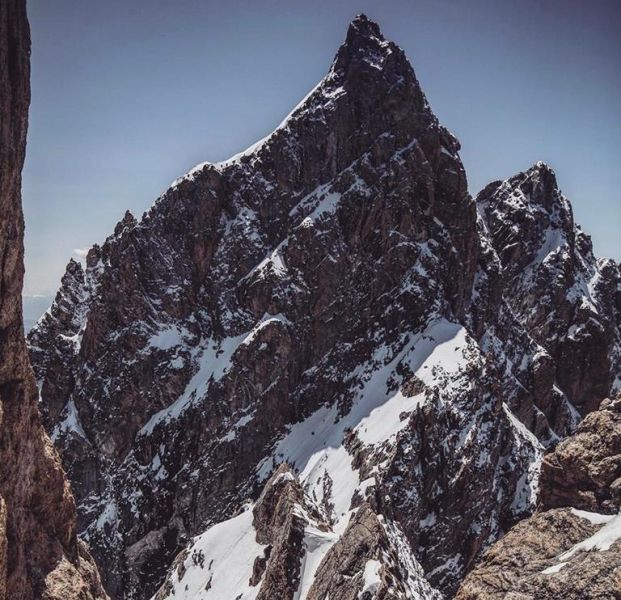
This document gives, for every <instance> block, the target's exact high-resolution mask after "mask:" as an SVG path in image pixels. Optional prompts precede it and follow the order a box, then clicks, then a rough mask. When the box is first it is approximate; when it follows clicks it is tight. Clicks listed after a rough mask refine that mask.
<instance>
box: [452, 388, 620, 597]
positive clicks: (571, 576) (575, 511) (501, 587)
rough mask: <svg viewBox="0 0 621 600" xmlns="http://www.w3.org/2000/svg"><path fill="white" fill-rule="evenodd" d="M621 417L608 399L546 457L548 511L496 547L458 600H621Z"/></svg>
mask: <svg viewBox="0 0 621 600" xmlns="http://www.w3.org/2000/svg"><path fill="white" fill-rule="evenodd" d="M620 417H621V399H617V400H613V401H611V400H604V402H603V403H602V406H601V407H600V409H599V410H598V411H596V412H593V413H591V414H590V415H588V416H587V417H586V418H585V419H584V420H583V422H582V423H581V424H580V427H579V428H578V431H577V432H576V434H575V435H574V436H571V437H570V438H567V439H566V440H563V441H562V442H561V443H560V444H559V445H558V447H557V448H556V449H555V450H554V451H553V452H551V453H550V454H548V455H546V457H545V458H544V461H543V465H542V472H541V491H540V510H541V512H537V513H536V514H535V515H533V516H532V517H531V518H529V519H526V520H525V521H523V522H521V523H519V524H518V525H516V526H515V527H514V528H513V529H512V530H511V531H510V532H509V533H508V534H507V535H506V536H505V537H503V538H502V539H501V540H500V541H499V542H497V543H496V544H495V545H494V546H492V548H491V549H490V550H489V551H488V552H487V553H486V554H485V556H484V557H483V560H482V561H481V563H480V564H479V565H477V567H476V568H475V569H474V570H473V571H472V572H471V573H470V574H469V575H468V576H467V577H466V579H465V581H464V583H463V584H462V586H461V588H460V589H459V592H458V594H457V596H456V598H457V599H458V600H475V599H477V600H484V599H485V600H487V599H490V600H491V599H495V598H498V599H500V598H513V597H515V598H518V597H519V598H524V599H532V600H535V599H537V600H539V599H542V600H545V599H547V598H550V599H553V598H601V599H602V600H603V599H604V598H619V597H621V512H620V511H621V502H620V501H619V495H618V490H617V488H618V483H615V482H618V479H619V472H620V469H621V452H620V446H619V440H620V437H621V419H620ZM550 507H563V508H550ZM546 509H547V510H546ZM584 509H587V510H584Z"/></svg>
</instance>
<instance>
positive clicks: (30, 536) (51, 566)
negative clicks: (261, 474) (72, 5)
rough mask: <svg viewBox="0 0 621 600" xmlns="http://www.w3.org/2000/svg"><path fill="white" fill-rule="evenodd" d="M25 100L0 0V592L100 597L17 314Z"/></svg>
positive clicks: (18, 6)
mask: <svg viewBox="0 0 621 600" xmlns="http://www.w3.org/2000/svg"><path fill="white" fill-rule="evenodd" d="M29 104H30V30H29V26H28V20H27V18H26V3H25V2H24V1H21V0H7V2H2V4H0V257H2V260H1V263H0V264H1V268H0V599H2V600H5V599H6V600H14V599H15V600H38V599H42V598H43V599H45V600H60V599H61V598H62V599H75V600H78V599H80V600H95V599H97V600H100V599H101V600H105V598H107V596H106V595H105V593H104V591H103V589H102V587H101V582H100V580H99V575H98V573H97V569H96V567H95V564H94V562H93V560H92V558H91V557H90V555H89V553H88V549H87V548H86V545H85V544H84V543H83V542H81V541H78V539H77V537H76V507H75V502H74V499H73V496H72V495H71V492H70V490H69V484H68V482H67V479H66V478H65V474H64V472H63V470H62V467H61V464H60V459H59V457H58V454H57V453H56V451H55V450H54V448H53V447H52V444H51V442H50V439H49V438H48V436H47V435H46V433H45V431H44V429H43V426H42V424H41V419H40V416H39V412H38V409H37V388H36V385H35V380H34V375H33V372H32V369H31V367H30V364H29V362H28V354H27V349H26V342H25V339H24V330H23V321H22V297H21V294H22V286H23V278H24V245H23V240H24V219H23V215H22V203H21V171H22V167H23V165H24V155H25V149H26V130H27V125H28V106H29Z"/></svg>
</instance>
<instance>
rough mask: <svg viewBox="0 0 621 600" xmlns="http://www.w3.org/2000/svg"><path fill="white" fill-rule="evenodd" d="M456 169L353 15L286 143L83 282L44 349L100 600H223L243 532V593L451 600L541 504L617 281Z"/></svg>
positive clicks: (151, 216)
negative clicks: (211, 548) (551, 451)
mask: <svg viewBox="0 0 621 600" xmlns="http://www.w3.org/2000/svg"><path fill="white" fill-rule="evenodd" d="M458 150H459V142H458V141H457V140H456V139H455V138H454V137H453V136H452V135H451V134H450V133H449V132H448V131H447V130H446V129H444V128H443V127H442V126H441V125H440V124H439V122H438V120H437V118H436V117H435V115H434V114H433V113H432V112H431V109H430V107H429V105H428V103H427V101H426V99H425V96H424V94H423V92H422V90H421V88H420V85H419V83H418V81H417V79H416V76H415V74H414V71H413V69H412V68H411V66H410V65H409V63H408V62H407V59H406V58H405V56H404V54H403V52H402V51H401V50H400V49H398V48H397V47H396V46H395V45H394V44H392V43H390V42H386V41H385V40H384V39H383V37H382V36H381V33H380V32H379V27H378V26H377V25H376V24H374V23H372V22H370V21H369V20H368V19H366V17H363V16H361V17H358V18H356V19H355V20H354V21H353V22H352V25H350V28H349V30H348V33H347V36H346V41H345V43H344V44H343V45H342V46H341V48H340V49H339V50H338V52H337V54H336V57H335V60H334V62H333V64H332V66H331V68H330V70H329V72H328V75H327V76H326V77H325V78H324V79H322V80H321V82H320V83H319V84H318V86H316V87H315V88H314V89H313V90H312V91H311V92H310V94H309V95H307V97H306V98H305V99H304V100H303V101H302V103H301V104H300V105H298V107H296V108H295V109H294V110H293V111H292V113H290V115H289V116H288V117H287V118H286V119H285V120H284V121H283V123H282V124H281V125H280V126H279V127H278V128H277V129H276V130H275V131H274V132H273V133H272V134H270V135H268V136H267V137H266V138H264V140H261V141H260V142H258V143H257V144H255V145H254V146H251V148H250V149H249V150H246V151H243V152H242V153H240V154H238V155H235V156H234V157H232V158H231V159H229V160H227V161H223V162H222V163H216V164H211V163H202V164H200V165H198V166H197V167H195V168H194V169H192V170H191V171H190V172H189V173H187V174H186V175H185V176H182V177H181V178H179V179H177V180H175V182H173V185H172V186H171V187H170V188H169V189H168V190H167V191H166V192H165V193H164V194H163V195H162V196H160V198H159V199H158V200H157V201H156V203H155V204H154V205H153V206H152V207H151V208H150V209H149V211H147V212H146V213H145V215H144V216H143V218H142V219H141V221H139V222H138V221H136V219H135V218H134V217H133V216H132V215H131V214H130V213H127V214H126V215H125V217H124V218H123V219H122V220H121V221H120V222H119V224H118V225H117V227H116V228H115V231H114V234H113V235H112V236H111V237H109V238H108V239H107V240H106V242H105V243H104V244H103V245H102V246H101V247H99V246H94V247H93V248H92V249H91V250H90V251H89V253H88V255H87V259H86V268H85V269H83V268H82V267H81V266H80V265H79V264H78V263H70V267H69V268H68V270H67V273H66V274H65V276H64V278H63V283H62V287H61V289H60V290H59V293H58V295H57V298H56V300H55V302H54V305H53V306H52V308H51V310H50V312H49V313H48V314H47V315H45V316H44V317H43V318H42V320H41V321H40V322H39V324H38V325H37V326H36V327H35V328H33V330H32V331H31V333H30V335H29V343H30V353H31V358H32V361H33V364H34V367H35V371H36V373H37V378H38V382H39V386H40V390H41V400H42V404H41V406H42V411H43V417H44V420H45V424H46V427H47V428H48V431H50V432H51V434H52V436H53V438H54V439H55V441H56V443H57V444H58V445H59V448H60V450H61V453H62V455H63V460H64V464H65V466H66V468H67V469H68V471H69V473H70V476H71V479H72V483H73V485H74V489H75V492H76V495H77V497H78V499H79V506H80V530H81V532H82V536H83V537H84V538H85V539H87V540H88V541H89V542H90V544H91V546H92V548H93V552H94V554H95V556H96V559H97V561H98V564H99V566H100V568H101V570H102V573H103V577H104V580H105V583H106V585H107V587H108V591H109V592H110V594H111V595H112V596H116V597H119V598H121V597H123V598H128V599H129V598H146V597H150V596H151V595H153V594H155V593H157V598H158V600H163V598H166V597H168V595H169V594H172V593H175V597H179V594H183V592H184V587H185V586H186V585H188V586H189V585H190V583H191V584H192V585H194V583H196V585H197V586H198V587H197V588H196V590H197V592H198V590H199V588H200V590H203V591H204V592H205V593H209V590H213V591H212V592H211V593H212V594H216V591H217V590H220V592H218V593H222V590H223V588H222V586H223V585H224V586H226V585H228V581H227V578H228V577H229V576H230V573H231V570H230V568H229V567H227V564H226V556H222V555H216V556H210V557H209V560H210V561H211V562H209V561H206V559H203V558H201V556H204V555H205V553H206V551H207V550H208V548H207V546H204V544H203V545H202V546H201V544H202V543H203V541H204V540H207V541H208V542H209V544H210V545H211V544H215V545H216V546H217V547H221V546H219V545H218V544H221V542H222V540H223V539H225V538H226V536H228V535H230V530H231V528H232V530H233V531H236V532H238V533H239V535H240V536H242V537H243V539H245V540H248V543H247V544H246V543H244V545H242V546H240V547H239V548H237V550H239V552H240V553H242V554H243V552H247V553H248V554H247V559H248V561H247V562H246V563H244V564H243V565H241V566H238V570H239V569H241V570H239V573H240V575H239V581H238V584H239V586H240V587H239V588H236V589H237V592H235V595H237V593H239V594H241V597H243V598H255V597H256V598H262V597H270V594H272V597H273V594H274V593H275V592H276V591H279V592H280V593H286V595H287V597H294V596H295V594H302V595H303V597H308V598H315V597H316V598H320V597H324V596H325V594H326V593H330V594H331V597H332V595H335V594H337V596H336V597H341V596H342V597H343V598H349V597H351V598H356V597H358V594H363V593H365V594H366V593H367V592H368V593H369V594H371V596H369V597H373V594H375V595H376V596H377V595H378V594H379V595H380V596H381V597H391V598H392V597H395V598H396V597H404V598H409V597H425V598H437V597H441V594H446V595H450V594H452V593H454V592H455V590H456V589H457V587H458V586H459V584H460V582H461V579H462V578H463V576H464V575H465V573H466V572H468V571H469V570H470V569H471V568H472V567H473V566H474V564H475V563H476V562H477V561H478V559H479V557H480V556H481V554H482V553H483V551H484V550H485V549H486V548H488V547H489V546H490V545H491V544H492V543H493V542H494V541H495V540H496V539H497V538H498V537H500V536H501V535H502V534H503V533H505V532H506V531H507V530H508V529H509V528H510V526H511V525H513V524H514V523H515V522H517V521H518V520H520V519H521V518H523V517H525V516H528V515H529V514H530V513H531V512H532V511H533V510H534V508H535V504H536V486H537V479H538V469H539V466H538V465H539V463H540V461H541V458H542V455H543V451H544V447H549V446H552V445H554V444H555V443H556V442H557V440H558V439H559V438H561V437H564V436H566V435H568V434H569V433H571V432H572V431H573V429H574V428H575V426H576V424H577V420H578V418H579V411H578V408H580V409H582V410H583V412H585V413H586V412H589V411H591V410H593V407H596V405H597V404H599V400H601V398H603V397H604V396H605V395H607V394H608V392H609V391H610V388H611V387H614V382H612V383H610V382H609V378H607V379H606V382H607V383H610V385H607V386H606V385H604V384H601V385H599V386H598V385H595V384H594V383H593V382H592V380H591V379H590V378H589V377H587V376H586V375H582V374H581V376H580V377H578V378H575V377H574V378H573V379H572V377H571V376H570V375H569V373H571V372H572V365H573V367H574V368H575V367H576V366H579V367H581V370H580V371H579V372H580V373H584V372H588V369H585V368H584V367H585V365H588V366H589V367H591V366H593V365H595V366H597V368H598V373H603V372H604V371H606V373H607V377H608V374H610V373H612V374H614V372H615V369H617V368H618V364H619V363H618V356H619V354H618V348H619V311H618V305H617V304H616V300H615V294H616V292H615V291H614V290H616V286H617V285H618V281H619V273H618V267H616V265H614V263H613V264H612V265H608V266H605V265H603V263H602V265H600V266H598V263H596V262H595V259H594V257H593V256H592V253H590V252H589V249H588V245H585V242H584V241H582V242H580V243H579V244H575V243H573V245H572V244H569V243H567V240H568V239H569V240H570V241H571V239H573V238H575V236H574V229H573V228H574V225H573V219H571V220H570V221H571V222H567V220H566V219H565V220H563V219H560V220H559V219H555V218H552V217H553V216H554V214H555V213H554V211H553V210H552V208H551V207H553V206H557V205H558V206H561V205H563V206H564V203H567V201H566V200H565V199H564V197H562V195H561V194H560V191H559V190H558V187H557V184H556V181H555V179H554V181H552V180H551V179H550V176H549V175H550V172H551V171H550V169H549V168H548V167H545V166H544V165H542V164H541V165H540V164H536V165H535V166H534V167H533V168H532V169H531V170H529V171H528V172H527V173H526V174H524V173H522V174H520V175H519V176H516V178H509V179H508V180H505V182H501V183H499V184H498V185H496V184H493V185H491V186H487V187H486V188H485V190H483V191H482V192H481V193H480V194H479V195H478V196H477V199H476V201H475V200H474V199H472V198H471V197H470V196H469V194H468V192H467V182H466V175H465V171H464V168H463V165H462V164H461V161H460V160H459V157H458ZM524 176H526V179H524ZM533 198H534V199H535V200H541V203H542V206H543V208H542V210H541V214H540V215H539V213H537V214H538V216H537V217H535V216H533V215H534V213H533V210H534V209H533V206H534V205H532V204H530V203H529V202H524V200H525V199H528V200H529V201H530V200H532V199H533ZM512 199H516V201H514V200H512ZM518 200H519V202H518ZM546 207H547V208H546ZM548 209H550V210H548ZM553 213H554V214H553ZM540 221H541V222H547V223H549V225H550V227H549V229H551V230H552V231H553V234H554V235H556V234H557V233H558V235H561V234H563V235H564V236H565V237H564V238H563V239H562V240H560V241H559V243H558V244H557V245H556V246H554V245H553V244H552V245H551V246H550V247H549V248H548V247H547V246H546V244H547V241H546V240H547V238H545V239H544V237H543V234H542V231H540V229H539V227H538V226H537V227H534V226H531V225H532V223H533V222H534V223H535V224H537V223H539V222H540ZM546 231H548V229H546ZM507 232H508V233H510V234H512V235H514V236H517V239H518V240H519V239H521V242H522V247H521V249H522V250H523V252H522V254H523V255H524V256H526V257H527V262H526V263H525V264H523V265H522V268H521V270H520V269H517V270H515V272H514V271H512V268H513V266H514V265H513V259H512V252H516V250H515V243H516V241H515V240H514V239H513V238H511V237H509V238H508V237H507ZM572 236H573V237H572ZM552 246H554V247H552ZM518 249H519V248H518ZM540 254H541V256H540ZM615 269H616V270H615ZM526 271H528V273H529V274H530V275H529V279H528V285H529V286H530V288H528V286H526V280H525V279H524V278H523V274H524V273H525V272H526ZM589 274H591V275H593V277H595V276H597V278H598V281H599V280H601V281H600V282H599V284H598V285H597V286H594V287H593V290H592V291H591V290H590V288H589V287H588V285H587V288H586V290H587V292H588V294H587V292H585V291H584V289H583V286H582V284H583V283H584V282H585V281H586V279H585V277H586V276H587V275H589ZM531 275H532V276H531ZM553 275H555V276H556V275H558V277H557V279H558V282H557V285H556V286H555V287H554V293H553V294H551V293H549V292H548V290H547V286H548V282H549V281H551V280H552V276H553ZM555 281H556V280H555ZM589 281H591V280H590V279H589ZM576 284H577V287H575V289H576V290H577V294H576V295H575V297H574V296H572V295H571V294H570V292H571V290H573V289H574V286H575V285H576ZM585 285H586V284H585ZM527 288H528V289H527ZM541 298H545V299H546V310H547V313H548V314H550V315H553V316H554V327H547V326H541V323H540V322H539V321H538V319H536V318H532V319H531V318H530V317H529V315H530V314H531V311H532V309H533V308H534V307H536V305H537V302H538V301H539V300H540V299H541ZM516 299H518V300H519V304H516ZM585 299H587V300H589V301H591V300H592V304H593V306H594V307H596V308H597V310H596V311H595V313H593V311H592V310H591V309H590V308H589V307H588V306H587V308H586V309H584V310H582V304H583V300H585ZM591 320H594V321H595V323H596V325H592V324H591ZM572 327H574V329H573V330H572V329H571V328H572ZM581 328H582V329H581ZM570 330H571V333H570ZM577 332H581V333H580V335H581V336H582V337H581V341H580V347H581V348H583V349H585V352H583V353H582V354H580V355H578V356H577V357H576V358H575V360H573V362H572V361H566V355H567V353H568V352H569V351H570V350H571V348H572V347H573V346H572V343H571V339H569V338H571V336H572V335H575V334H576V333H577ZM568 339H569V341H568ZM565 362H567V364H566V365H565ZM565 367H567V368H565ZM617 372H618V371H617ZM574 402H575V403H576V404H575V405H574ZM283 465H289V466H288V467H287V468H286V469H285V467H284V466H283ZM272 471H274V473H272ZM281 476H282V477H281ZM279 477H281V479H278V478H279ZM276 480H278V481H276ZM276 483H278V489H279V490H280V491H279V493H278V494H276V495H275V496H272V495H271V491H270V490H271V489H272V488H273V487H274V485H275V484H276ZM283 485H284V487H282V486H283ZM281 487H282V489H281ZM490 498H494V499H495V500H494V502H490V500H489V499H490ZM248 499H250V502H251V505H248V504H246V505H245V506H246V510H245V511H244V512H242V513H241V514H237V515H236V513H237V510H238V508H239V507H240V506H242V505H244V503H245V502H247V501H248ZM249 506H250V508H249ZM235 515H236V516H235ZM270 523H280V524H281V525H282V527H284V532H285V533H286V535H284V534H283V535H279V534H276V533H275V529H274V526H273V524H272V525H269V524H270ZM240 524H241V525H240ZM210 526H211V527H210ZM240 527H241V529H240ZM362 530H367V531H369V532H370V534H369V536H367V535H366V534H364V535H362V534H361V533H360V532H361V531H362ZM221 532H228V533H221ZM222 536H224V538H223V537H222ZM240 539H241V538H240ZM201 540H203V541H201ZM188 543H189V546H188ZM186 546H187V550H186V551H184V552H182V554H181V555H179V558H178V559H177V560H176V561H175V568H174V569H173V571H171V572H169V573H168V574H167V572H168V570H169V566H170V564H171V563H172V562H173V558H174V556H175V554H177V553H178V552H179V551H180V550H182V549H183V548H184V547H186ZM230 550H231V549H229V551H227V552H226V553H227V555H229V553H230ZM201 553H202V554H201ZM233 554H235V552H233ZM244 556H246V555H244ZM335 556H351V560H350V561H349V562H347V563H346V565H345V566H344V567H342V566H341V565H339V561H338V560H337V559H335ZM363 559H364V560H363ZM308 561H310V563H309V564H310V566H311V567H312V568H310V569H309V570H307V569H306V565H307V562H308ZM363 562H364V564H363ZM212 567H213V568H212ZM242 567H243V568H242ZM244 569H246V571H244ZM186 574H187V577H188V579H185V580H184V577H186ZM315 575H316V577H315ZM343 578H345V579H347V578H350V579H347V580H348V581H349V583H348V584H346V585H345V586H344V587H343V580H344V579H343ZM162 584H163V587H161V586H162ZM218 586H220V587H218ZM206 588H208V589H206ZM158 589H159V591H157V590H158ZM201 593H202V592H201ZM231 593H233V591H232V590H231ZM322 594H323V595H322ZM338 594H341V596H339V595H338ZM382 594H383V596H382ZM304 595H305V596H304ZM206 597H209V596H208V595H207V596H206ZM214 597H216V596H214ZM232 597H234V596H232Z"/></svg>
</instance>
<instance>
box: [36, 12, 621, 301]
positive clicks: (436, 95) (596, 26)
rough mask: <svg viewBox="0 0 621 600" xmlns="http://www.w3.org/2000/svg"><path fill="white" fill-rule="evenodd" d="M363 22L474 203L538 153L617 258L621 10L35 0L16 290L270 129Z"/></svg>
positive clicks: (55, 273)
mask: <svg viewBox="0 0 621 600" xmlns="http://www.w3.org/2000/svg"><path fill="white" fill-rule="evenodd" d="M358 12H365V13H366V14H367V15H368V16H369V17H370V18H372V19H374V20H376V21H378V22H379V24H380V27H381V29H382V31H383V33H384V35H385V36H386V37H387V38H389V39H391V40H393V41H395V42H396V43H397V44H398V45H400V46H401V47H402V48H403V49H404V50H405V52H406V54H407V55H408V57H409V58H410V61H411V62H412V64H413V66H414V69H415V71H416V74H417V76H418V78H419V80H420V82H421V84H422V87H423V89H424V90H425V92H426V94H427V97H428V99H429V101H430V103H431V106H432V108H433V110H434V112H435V113H436V114H437V115H438V117H439V119H440V121H441V122H442V123H443V124H444V125H446V126H447V127H448V128H449V129H450V130H451V131H453V133H455V134H456V135H457V137H458V138H459V139H460V141H461V143H462V152H461V156H462V159H463V161H464V163H465V166H466V169H467V173H468V178H469V184H470V191H471V193H476V192H477V191H478V190H479V189H480V188H482V187H483V186H484V185H485V184H486V183H488V182H489V181H491V180H494V179H503V178H506V177H508V176H510V175H512V174H514V173H515V172H517V171H520V170H524V169H526V168H528V167H529V166H530V165H531V164H532V163H534V162H535V161H537V160H545V161H546V162H548V163H549V164H550V165H551V166H552V167H553V168H554V169H555V171H556V173H557V177H558V180H559V183H560V186H561V188H562V190H563V192H564V193H565V194H566V195H567V196H568V197H569V199H570V200H571V201H572V203H573V206H574V210H575V214H576V218H577V221H578V222H579V223H581V224H582V226H583V228H584V229H585V230H586V231H587V232H588V233H590V234H591V235H592V237H593V241H594V245H595V250H596V252H597V253H598V254H599V255H601V256H613V257H615V258H616V259H618V260H619V259H621V239H620V238H621V236H620V232H621V169H620V168H619V163H620V159H621V35H620V34H619V32H620V31H621V2H619V1H618V0H519V1H518V0H513V1H510V2H509V1H504V0H503V1H498V0H467V1H465V0H408V1H405V0H381V1H380V0H375V1H373V2H371V1H367V0H356V1H350V0H347V1H345V0H343V1H339V0H332V1H327V0H326V1H320V0H313V1H312V2H311V1H308V2H303V1H302V0H247V1H245V0H241V1H239V0H236V1H230V0H229V1H228V2H227V1H223V0H218V1H211V0H106V1H101V0H30V2H29V16H30V22H31V28H32V38H33V49H32V94H33V97H32V106H31V111H30V130H29V139H28V151H27V160H26V168H25V173H24V210H25V218H26V285H25V293H27V294H34V293H48V292H50V291H54V290H55V289H56V288H57V286H58V282H59V279H60V277H61V275H62V273H63V271H64V267H65V265H66V263H67V261H68V260H69V258H70V257H71V256H72V254H73V255H75V254H76V251H77V254H78V255H79V254H80V250H81V249H83V248H85V247H89V246H91V245H92V244H93V243H96V242H97V243H99V242H101V241H103V240H104V239H105V237H106V236H107V235H109V234H110V233H111V232H112V230H113V227H114V224H115V223H116V222H117V221H118V220H119V219H120V218H121V217H122V215H123V213H124V211H125V210H126V209H127V208H129V209H130V210H131V211H132V212H133V213H134V214H135V215H136V216H140V215H141V214H142V213H143V212H144V210H146V209H147V208H148V207H149V206H150V205H151V203H152V202H153V201H154V200H155V198H156V197H157V196H158V195H159V194H160V193H161V192H162V191H163V190H164V189H165V188H166V187H167V186H168V184H169V183H170V182H171V181H172V180H174V179H175V178H176V177H178V176H180V175H182V174H183V173H185V172H186V171H188V170H189V169H190V168H191V167H192V166H194V165H195V164H196V163H199V162H203V161H206V160H213V161H217V160H222V159H225V158H227V157H228V156H229V155H232V154H235V153H236V152H238V151H240V150H242V149H244V148H245V147H247V146H249V145H250V144H251V143H252V142H254V141H256V140H257V139H259V138H261V137H263V136H264V135H266V134H267V133H269V132H270V131H271V130H272V129H273V128H274V127H275V126H276V125H277V124H278V123H279V122H280V121H281V119H282V118H283V117H284V116H285V115H286V114H287V113H288V112H289V111H290V109H291V108H292V107H293V106H294V105H295V104H297V102H298V101H299V100H300V99H301V98H302V97H303V96H304V95H305V94H306V92H307V91H308V90H309V89H310V88H312V87H313V86H314V85H315V83H317V81H319V79H320V78H321V77H322V76H323V75H324V74H325V72H326V71H327V69H328V68H329V66H330V63H331V61H332V58H333V56H334V53H335V52H336V50H337V48H338V46H339V45H340V43H341V42H342V41H343V39H344V37H345V32H346V29H347V25H348V23H349V21H350V20H351V19H352V18H353V17H354V15H355V14H356V13H358Z"/></svg>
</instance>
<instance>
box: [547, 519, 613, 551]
mask: <svg viewBox="0 0 621 600" xmlns="http://www.w3.org/2000/svg"><path fill="white" fill-rule="evenodd" d="M581 512H582V513H583V514H584V512H585V511H581ZM587 514H588V515H589V516H586V517H584V518H586V519H588V520H589V521H590V522H591V523H593V524H600V523H603V524H604V525H603V527H602V528H601V529H599V530H598V531H597V532H595V533H594V534H593V535H592V536H591V537H589V538H587V539H586V540H583V541H582V542H580V543H578V544H576V545H575V546H574V547H573V548H571V549H570V550H568V551H567V552H565V553H564V554H561V556H560V557H559V558H560V559H561V560H567V559H568V558H571V557H572V556H573V555H574V554H575V553H576V552H580V551H584V552H588V551H589V550H602V551H603V550H608V549H609V548H610V546H612V545H613V544H614V543H615V542H616V541H617V540H618V539H619V538H621V513H620V514H618V515H597V514H596V513H587ZM579 516H582V515H579ZM604 519H605V520H604Z"/></svg>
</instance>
